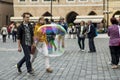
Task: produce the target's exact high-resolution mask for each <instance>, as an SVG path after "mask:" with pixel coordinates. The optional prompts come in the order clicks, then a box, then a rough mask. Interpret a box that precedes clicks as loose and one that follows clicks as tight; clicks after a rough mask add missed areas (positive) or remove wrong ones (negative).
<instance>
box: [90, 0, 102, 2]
mask: <svg viewBox="0 0 120 80" xmlns="http://www.w3.org/2000/svg"><path fill="white" fill-rule="evenodd" d="M100 1H102V0H92V2H100Z"/></svg>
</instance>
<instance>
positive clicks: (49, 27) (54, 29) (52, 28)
mask: <svg viewBox="0 0 120 80" xmlns="http://www.w3.org/2000/svg"><path fill="white" fill-rule="evenodd" d="M38 31H40V32H42V33H44V34H46V41H47V49H48V56H49V57H57V56H61V55H62V54H63V53H64V51H65V50H64V47H63V46H62V42H61V40H60V39H62V38H63V37H64V36H65V34H66V30H65V29H64V28H63V27H62V26H61V25H59V24H46V25H43V26H41V27H40V28H39V29H38ZM37 49H38V51H39V52H40V50H39V49H40V46H37ZM43 54H44V53H43ZM44 55H46V54H44Z"/></svg>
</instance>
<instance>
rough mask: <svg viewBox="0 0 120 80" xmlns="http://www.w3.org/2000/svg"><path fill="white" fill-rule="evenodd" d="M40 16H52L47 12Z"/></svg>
mask: <svg viewBox="0 0 120 80" xmlns="http://www.w3.org/2000/svg"><path fill="white" fill-rule="evenodd" d="M42 16H52V15H51V13H49V12H48V11H47V12H45V13H44V14H43V15H42Z"/></svg>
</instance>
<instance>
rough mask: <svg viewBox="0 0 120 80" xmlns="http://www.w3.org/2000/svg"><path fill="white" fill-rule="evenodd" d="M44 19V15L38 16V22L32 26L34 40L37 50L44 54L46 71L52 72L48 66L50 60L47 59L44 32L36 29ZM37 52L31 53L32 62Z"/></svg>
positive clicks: (42, 23) (43, 22)
mask: <svg viewBox="0 0 120 80" xmlns="http://www.w3.org/2000/svg"><path fill="white" fill-rule="evenodd" d="M45 23H46V22H45V19H44V17H40V18H39V20H38V23H37V24H36V25H35V28H34V42H35V46H40V47H39V51H40V52H41V53H43V54H45V65H46V71H47V72H48V73H52V72H53V70H52V69H51V67H50V61H49V56H48V48H47V44H48V42H47V36H46V34H45V33H42V32H40V31H38V29H39V28H40V27H41V26H42V25H44V24H45ZM37 53H38V52H35V53H34V54H33V58H32V62H33V61H34V60H35V58H36V56H37Z"/></svg>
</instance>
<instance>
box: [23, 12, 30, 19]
mask: <svg viewBox="0 0 120 80" xmlns="http://www.w3.org/2000/svg"><path fill="white" fill-rule="evenodd" d="M25 15H30V16H31V14H30V13H29V12H25V13H23V15H22V17H23V18H25Z"/></svg>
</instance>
